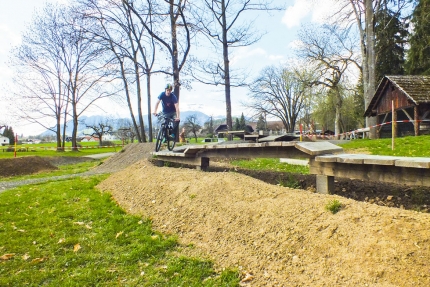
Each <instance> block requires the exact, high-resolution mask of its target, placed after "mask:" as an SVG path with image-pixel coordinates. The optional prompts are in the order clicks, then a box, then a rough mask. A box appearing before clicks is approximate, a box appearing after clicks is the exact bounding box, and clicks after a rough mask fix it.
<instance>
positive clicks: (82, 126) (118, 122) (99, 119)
mask: <svg viewBox="0 0 430 287" xmlns="http://www.w3.org/2000/svg"><path fill="white" fill-rule="evenodd" d="M192 115H195V116H196V119H197V123H198V124H199V125H201V126H203V125H204V123H205V122H207V121H208V119H209V118H210V116H208V115H206V114H204V113H202V112H199V111H185V112H181V123H184V122H185V119H186V118H188V117H189V116H192ZM224 118H225V116H213V119H214V120H220V119H224ZM143 120H144V122H145V125H147V123H148V115H144V116H143ZM106 121H110V122H112V125H113V128H114V129H115V130H116V129H118V128H120V127H121V126H123V125H124V123H126V122H130V118H113V117H112V116H102V115H94V116H82V117H80V118H79V125H78V135H81V134H83V133H84V131H85V130H86V129H87V127H86V126H91V125H95V124H98V123H103V122H106ZM156 122H157V118H156V117H154V116H152V123H153V124H154V123H156ZM72 132H73V124H72V121H69V122H67V125H66V134H67V135H68V136H71V135H72ZM53 134H54V133H53V132H52V131H49V130H47V131H45V132H43V133H41V134H40V135H39V136H48V135H53Z"/></svg>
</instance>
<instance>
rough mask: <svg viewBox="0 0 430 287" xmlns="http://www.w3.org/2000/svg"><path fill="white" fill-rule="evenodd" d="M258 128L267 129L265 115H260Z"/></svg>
mask: <svg viewBox="0 0 430 287" xmlns="http://www.w3.org/2000/svg"><path fill="white" fill-rule="evenodd" d="M257 130H259V131H264V130H266V121H265V120H264V117H263V115H260V117H258V121H257Z"/></svg>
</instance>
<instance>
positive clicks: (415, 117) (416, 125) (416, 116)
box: [414, 106, 421, 136]
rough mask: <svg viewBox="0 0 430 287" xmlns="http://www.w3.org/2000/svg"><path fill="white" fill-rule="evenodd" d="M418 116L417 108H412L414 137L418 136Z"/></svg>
mask: <svg viewBox="0 0 430 287" xmlns="http://www.w3.org/2000/svg"><path fill="white" fill-rule="evenodd" d="M419 119H420V114H419V110H418V106H414V133H415V136H419V135H420V125H421V123H420V121H419Z"/></svg>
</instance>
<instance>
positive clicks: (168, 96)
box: [153, 84, 180, 138]
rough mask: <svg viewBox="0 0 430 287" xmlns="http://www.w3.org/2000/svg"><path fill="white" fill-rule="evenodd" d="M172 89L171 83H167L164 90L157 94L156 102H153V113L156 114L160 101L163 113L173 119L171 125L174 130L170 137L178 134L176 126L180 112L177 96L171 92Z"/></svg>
mask: <svg viewBox="0 0 430 287" xmlns="http://www.w3.org/2000/svg"><path fill="white" fill-rule="evenodd" d="M172 90H173V87H172V85H171V84H167V85H166V87H165V89H164V92H162V93H161V94H160V95H159V96H158V99H157V102H156V103H155V107H154V112H153V114H154V115H156V114H157V110H158V105H159V104H160V102H161V105H162V111H163V114H164V115H165V116H166V117H169V118H171V119H173V120H174V126H173V131H174V132H173V134H171V135H170V136H171V137H172V138H175V136H176V135H177V134H178V132H177V130H178V126H179V118H180V114H179V103H178V98H177V97H176V95H175V94H174V93H173V92H172Z"/></svg>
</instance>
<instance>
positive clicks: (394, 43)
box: [375, 6, 408, 83]
mask: <svg viewBox="0 0 430 287" xmlns="http://www.w3.org/2000/svg"><path fill="white" fill-rule="evenodd" d="M376 19H377V23H376V26H375V34H376V53H377V54H376V71H375V72H376V73H375V74H376V82H377V83H378V82H379V81H380V80H381V79H382V78H383V77H384V76H385V75H403V74H404V62H405V43H406V41H407V37H408V30H407V28H408V25H407V24H406V23H404V22H403V21H402V19H400V16H399V14H398V13H397V14H396V13H394V12H393V11H392V10H390V9H389V8H388V7H387V6H385V7H384V9H382V10H381V11H380V12H378V14H377V17H376Z"/></svg>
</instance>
